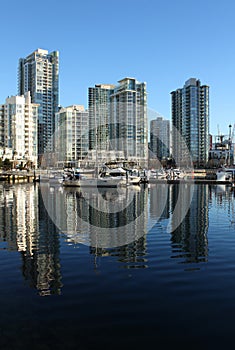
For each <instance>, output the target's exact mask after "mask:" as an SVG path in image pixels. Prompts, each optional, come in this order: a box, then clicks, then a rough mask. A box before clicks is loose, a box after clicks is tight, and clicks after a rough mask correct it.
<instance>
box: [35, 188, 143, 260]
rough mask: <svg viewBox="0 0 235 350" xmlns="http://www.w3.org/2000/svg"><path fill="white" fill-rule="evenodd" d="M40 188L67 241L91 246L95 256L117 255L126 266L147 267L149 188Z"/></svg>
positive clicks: (53, 217)
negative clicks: (145, 256)
mask: <svg viewBox="0 0 235 350" xmlns="http://www.w3.org/2000/svg"><path fill="white" fill-rule="evenodd" d="M41 188H42V193H43V198H44V203H45V206H46V207H47V210H48V212H49V213H50V216H51V217H52V220H53V221H55V222H56V225H57V226H58V227H59V228H60V230H61V231H62V232H63V233H65V235H66V237H67V241H68V242H72V243H74V244H78V243H83V244H86V245H88V246H90V253H91V254H94V255H95V256H96V257H101V256H115V257H116V258H117V259H118V261H121V262H126V263H127V265H126V267H133V266H136V267H145V263H146V260H145V259H144V258H143V256H144V255H145V254H146V252H145V250H146V233H147V231H146V230H147V220H148V206H147V201H148V191H147V189H146V190H145V189H140V187H138V186H137V187H128V188H118V189H116V188H109V189H102V188H100V189H96V188H92V189H89V188H83V189H80V188H60V190H59V191H58V190H57V189H56V188H53V187H50V190H48V188H47V185H45V186H44V187H41Z"/></svg>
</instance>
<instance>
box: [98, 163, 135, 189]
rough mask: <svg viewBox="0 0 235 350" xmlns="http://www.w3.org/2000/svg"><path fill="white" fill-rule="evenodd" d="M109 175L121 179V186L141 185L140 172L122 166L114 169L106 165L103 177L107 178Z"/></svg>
mask: <svg viewBox="0 0 235 350" xmlns="http://www.w3.org/2000/svg"><path fill="white" fill-rule="evenodd" d="M107 176H108V177H112V178H115V179H119V186H129V185H139V184H140V180H141V178H140V175H139V174H138V173H136V172H135V171H128V170H125V169H123V168H122V167H117V168H113V169H109V168H108V167H106V168H105V169H104V170H103V172H102V173H101V177H102V178H106V177H107Z"/></svg>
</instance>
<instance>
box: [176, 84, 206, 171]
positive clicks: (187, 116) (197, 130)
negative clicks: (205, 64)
mask: <svg viewBox="0 0 235 350" xmlns="http://www.w3.org/2000/svg"><path fill="white" fill-rule="evenodd" d="M171 108H172V125H173V130H172V152H173V157H174V155H175V156H176V157H178V158H181V159H182V158H183V157H184V154H183V153H184V152H183V143H185V144H186V146H187V148H188V150H189V152H190V155H191V157H192V161H193V164H194V165H195V166H200V165H202V166H203V165H205V164H206V163H207V161H208V154H209V86H207V85H201V82H200V80H197V79H195V78H190V79H188V80H187V81H186V82H185V84H184V86H183V88H180V89H177V90H175V91H172V92H171Z"/></svg>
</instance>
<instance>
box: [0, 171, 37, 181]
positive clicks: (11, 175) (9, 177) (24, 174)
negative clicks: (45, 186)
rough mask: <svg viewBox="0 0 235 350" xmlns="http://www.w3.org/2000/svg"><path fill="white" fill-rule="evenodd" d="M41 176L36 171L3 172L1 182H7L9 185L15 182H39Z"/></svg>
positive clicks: (0, 175) (0, 174)
mask: <svg viewBox="0 0 235 350" xmlns="http://www.w3.org/2000/svg"><path fill="white" fill-rule="evenodd" d="M38 179H39V175H38V174H37V172H36V171H35V170H33V171H25V170H19V171H12V170H8V171H4V170H3V171H2V172H0V181H6V182H8V183H15V182H35V181H38Z"/></svg>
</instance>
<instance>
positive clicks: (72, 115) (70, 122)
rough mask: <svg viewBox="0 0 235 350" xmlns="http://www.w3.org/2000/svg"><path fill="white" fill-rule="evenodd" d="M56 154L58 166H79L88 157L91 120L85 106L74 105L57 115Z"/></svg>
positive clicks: (62, 109)
mask: <svg viewBox="0 0 235 350" xmlns="http://www.w3.org/2000/svg"><path fill="white" fill-rule="evenodd" d="M55 124H56V131H55V153H56V157H57V162H58V164H61V165H66V164H67V165H72V166H79V162H80V161H82V160H84V159H85V158H86V157H87V153H88V133H89V120H88V111H86V110H85V108H84V106H81V105H72V106H69V107H66V108H61V109H60V110H59V112H58V113H56V123H55Z"/></svg>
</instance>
